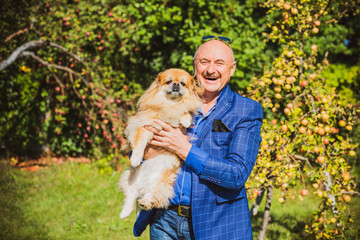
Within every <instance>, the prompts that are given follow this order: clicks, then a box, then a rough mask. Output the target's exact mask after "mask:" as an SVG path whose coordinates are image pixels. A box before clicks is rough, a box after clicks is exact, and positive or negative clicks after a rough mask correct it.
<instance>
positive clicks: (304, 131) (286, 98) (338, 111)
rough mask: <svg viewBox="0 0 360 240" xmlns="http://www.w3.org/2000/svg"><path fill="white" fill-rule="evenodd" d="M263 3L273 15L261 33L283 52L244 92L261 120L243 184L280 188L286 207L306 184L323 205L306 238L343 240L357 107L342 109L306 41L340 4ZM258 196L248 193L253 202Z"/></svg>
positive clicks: (305, 192) (314, 47) (313, 48)
mask: <svg viewBox="0 0 360 240" xmlns="http://www.w3.org/2000/svg"><path fill="white" fill-rule="evenodd" d="M345 5H346V4H345ZM264 6H265V7H266V8H268V12H267V14H268V16H273V17H269V19H272V20H273V21H269V24H268V27H269V28H270V29H271V31H270V32H269V33H268V34H267V36H268V37H269V39H270V40H272V41H275V42H278V43H279V44H280V46H281V54H280V56H279V57H277V58H275V59H274V62H273V63H272V65H271V66H269V67H268V68H266V69H265V71H264V75H263V76H262V77H260V78H258V79H255V81H254V83H253V84H251V85H250V87H249V89H248V92H249V93H250V95H251V96H252V97H253V98H254V99H256V100H258V101H259V102H260V103H261V104H262V106H263V108H264V111H265V116H266V119H265V120H264V125H263V129H262V137H263V143H262V147H261V149H260V152H259V156H258V163H257V165H256V167H255V169H254V171H253V172H252V176H251V177H252V181H250V182H249V187H250V188H254V189H260V188H267V186H269V185H272V186H275V187H276V188H279V189H281V190H282V191H281V194H280V196H278V200H279V202H280V203H284V202H285V201H286V200H287V199H293V198H295V197H296V196H297V195H298V193H295V192H293V191H292V186H294V185H296V183H297V182H298V180H297V179H301V180H302V182H303V190H302V191H301V193H300V194H301V195H302V196H306V195H308V191H309V190H308V187H306V185H308V184H311V185H312V187H313V189H314V191H315V193H316V194H317V195H318V197H319V198H320V201H321V203H320V206H319V209H318V210H317V211H316V212H315V213H314V218H313V222H312V224H310V225H308V226H306V230H307V232H308V234H309V235H311V236H313V237H314V238H321V239H333V238H339V239H342V238H343V237H344V236H345V235H344V234H345V231H346V229H347V228H348V227H349V226H348V224H349V223H350V222H351V221H352V220H351V217H350V216H348V211H350V209H351V208H350V205H349V203H348V202H349V201H350V199H351V197H350V195H351V194H353V193H355V192H354V189H355V181H354V179H353V177H352V176H351V169H350V166H349V164H348V163H349V161H350V160H351V159H352V158H354V157H356V148H357V147H358V144H355V143H354V142H353V140H352V139H351V138H350V134H349V133H350V132H351V131H352V130H353V127H354V126H353V124H354V122H355V121H354V118H355V117H356V115H358V114H359V109H358V108H356V107H354V106H353V105H345V104H344V102H342V101H341V99H340V98H339V96H338V95H337V94H336V92H335V89H334V88H333V87H332V86H331V85H330V84H328V81H327V80H326V79H325V78H324V75H322V72H323V71H324V69H326V67H327V66H328V64H329V63H328V60H327V59H326V58H324V57H323V56H322V55H320V54H319V52H321V51H320V49H319V46H317V45H314V44H312V43H313V41H312V39H313V38H314V36H316V34H317V33H318V32H319V29H318V28H317V27H318V26H320V25H323V24H325V22H324V19H327V18H326V16H327V14H328V12H331V11H334V12H336V11H337V10H336V9H338V8H341V7H344V6H342V5H336V4H334V5H333V4H330V6H329V5H328V4H327V2H326V1H303V2H298V1H287V2H283V1H273V0H269V1H266V2H265V3H264ZM333 7H334V8H335V9H333ZM307 48H308V49H307ZM257 195H258V191H255V192H253V197H256V196H257Z"/></svg>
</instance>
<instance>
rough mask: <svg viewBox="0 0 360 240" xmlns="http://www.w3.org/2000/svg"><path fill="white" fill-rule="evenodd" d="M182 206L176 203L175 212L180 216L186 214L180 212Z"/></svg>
mask: <svg viewBox="0 0 360 240" xmlns="http://www.w3.org/2000/svg"><path fill="white" fill-rule="evenodd" d="M181 210H182V206H181V205H178V207H177V213H178V215H179V216H182V217H186V215H184V214H182V211H181Z"/></svg>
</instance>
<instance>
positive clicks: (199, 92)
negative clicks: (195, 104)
mask: <svg viewBox="0 0 360 240" xmlns="http://www.w3.org/2000/svg"><path fill="white" fill-rule="evenodd" d="M190 83H191V85H190V86H192V91H193V92H194V93H195V94H196V95H198V96H201V95H203V94H204V92H205V89H204V87H203V86H201V85H200V86H199V84H198V83H197V81H196V80H195V78H194V77H191V78H190Z"/></svg>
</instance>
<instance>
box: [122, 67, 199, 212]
mask: <svg viewBox="0 0 360 240" xmlns="http://www.w3.org/2000/svg"><path fill="white" fill-rule="evenodd" d="M202 91H203V90H202V89H201V88H199V87H197V86H196V84H195V80H194V78H193V77H192V76H191V75H190V74H189V73H187V72H186V71H184V70H181V69H176V68H171V69H168V70H166V71H164V72H161V73H159V74H158V76H157V77H156V79H155V81H154V82H153V83H152V85H151V86H150V88H149V89H148V90H146V92H145V93H144V94H143V95H142V96H141V98H140V99H139V102H138V109H139V110H138V112H137V113H136V114H135V116H133V117H131V118H130V119H129V121H128V125H127V127H126V129H125V135H126V138H127V141H128V143H129V144H130V147H131V149H132V154H131V157H130V163H131V169H129V170H126V171H125V172H124V173H123V174H122V176H121V177H120V182H119V186H120V188H121V189H122V191H123V192H124V194H125V196H126V197H125V202H124V206H123V209H122V211H121V213H120V218H126V217H128V216H129V215H130V213H131V212H132V211H133V207H134V203H135V202H136V200H138V204H139V206H140V207H141V208H142V209H146V210H149V209H151V208H166V207H168V205H169V200H170V199H171V198H172V197H173V195H174V190H173V185H174V182H175V178H176V174H177V172H178V171H179V169H180V167H181V162H180V159H179V158H178V156H177V155H176V154H174V153H171V152H165V153H162V154H159V155H157V156H156V157H154V158H151V159H147V160H145V161H143V156H144V151H145V148H146V146H147V144H148V142H149V141H150V140H151V139H152V137H153V133H152V132H150V131H148V130H146V129H145V128H144V126H145V125H151V126H153V127H155V128H157V129H161V127H160V126H159V125H157V124H155V123H154V122H153V120H154V119H160V120H162V121H164V122H166V123H167V124H169V125H171V126H172V127H176V128H188V127H190V126H191V124H192V121H193V115H194V113H196V111H197V110H198V108H199V107H200V106H201V99H200V97H199V95H200V94H202Z"/></svg>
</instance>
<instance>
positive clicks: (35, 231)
mask: <svg viewBox="0 0 360 240" xmlns="http://www.w3.org/2000/svg"><path fill="white" fill-rule="evenodd" d="M119 177H120V174H119V173H114V174H112V175H107V174H100V172H99V170H98V168H97V167H96V165H95V164H84V163H82V164H79V163H75V162H73V163H64V164H60V165H54V166H51V167H48V168H44V169H41V170H38V171H34V172H30V171H20V170H18V169H12V168H10V167H9V165H8V164H7V163H6V162H5V161H0V184H1V185H0V193H1V198H0V216H1V217H0V239H4V240H8V239H16V240H22V239H24V240H25V239H26V240H31V239H50V240H51V239H61V240H63V239H66V240H67V239H68V240H72V239H80V240H81V239H86V240H88V239H89V240H91V239H101V240H103V239H105V240H106V239H121V240H122V239H124V240H126V239H149V233H148V231H146V233H145V234H144V235H143V236H142V237H140V238H135V237H133V235H132V225H133V223H134V221H135V213H133V214H132V215H131V216H130V217H129V219H126V220H121V219H120V218H119V213H120V210H121V206H122V203H123V195H122V193H120V192H119V191H118V190H117V181H118V179H119ZM309 192H311V191H309ZM277 194H278V192H277V191H275V193H274V201H273V205H272V207H271V217H272V219H271V223H270V225H269V228H268V231H267V239H276V240H278V239H304V236H305V235H304V226H305V224H306V223H307V221H308V220H309V216H310V214H311V212H312V210H313V209H315V208H317V207H318V204H317V203H316V198H315V197H313V196H312V195H311V193H310V194H309V196H307V197H306V198H310V201H308V200H307V201H305V200H302V199H301V198H299V197H298V198H296V199H295V200H292V201H290V202H288V203H286V204H282V205H281V204H280V203H279V202H278V201H277V200H276V199H277ZM354 201H357V203H358V202H359V201H358V200H354ZM250 205H251V203H250ZM261 209H263V207H261ZM354 210H360V209H359V206H358V205H356V206H355V209H354ZM355 212H356V211H355ZM261 221H262V212H259V214H258V216H256V217H254V218H253V228H254V237H256V236H257V232H258V231H259V229H260V226H261ZM357 221H359V220H357ZM357 223H359V224H360V222H357ZM359 224H357V225H356V226H359ZM354 231H357V233H356V232H353V233H352V234H351V235H352V236H356V234H358V231H359V230H358V228H357V229H355V230H354Z"/></svg>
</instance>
